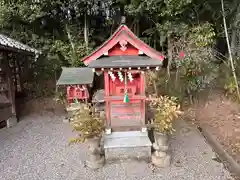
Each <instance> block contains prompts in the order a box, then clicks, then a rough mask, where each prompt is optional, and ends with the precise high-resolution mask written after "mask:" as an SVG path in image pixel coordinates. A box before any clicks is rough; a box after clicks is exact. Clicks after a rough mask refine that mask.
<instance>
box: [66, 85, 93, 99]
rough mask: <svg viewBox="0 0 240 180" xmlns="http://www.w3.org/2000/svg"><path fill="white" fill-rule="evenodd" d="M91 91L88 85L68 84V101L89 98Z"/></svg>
mask: <svg viewBox="0 0 240 180" xmlns="http://www.w3.org/2000/svg"><path fill="white" fill-rule="evenodd" d="M88 98H89V93H88V89H87V86H86V85H75V86H67V101H68V103H69V104H71V103H74V102H75V101H76V100H77V101H82V100H87V99H88Z"/></svg>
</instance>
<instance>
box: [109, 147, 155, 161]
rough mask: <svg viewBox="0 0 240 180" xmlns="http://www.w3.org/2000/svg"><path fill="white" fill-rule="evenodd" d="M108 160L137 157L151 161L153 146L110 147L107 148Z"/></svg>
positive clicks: (137, 158)
mask: <svg viewBox="0 0 240 180" xmlns="http://www.w3.org/2000/svg"><path fill="white" fill-rule="evenodd" d="M105 158H106V161H115V160H121V159H135V160H144V161H146V162H150V161H151V147H128V148H109V149H105Z"/></svg>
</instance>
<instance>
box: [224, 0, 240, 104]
mask: <svg viewBox="0 0 240 180" xmlns="http://www.w3.org/2000/svg"><path fill="white" fill-rule="evenodd" d="M221 5H222V15H223V25H224V31H225V36H226V41H227V46H228V53H229V59H230V64H231V69H232V75H233V78H234V81H235V85H236V91H237V97H238V100H239V101H240V93H239V87H238V80H237V76H236V72H235V66H234V63H233V58H232V52H231V46H230V43H229V37H228V30H227V23H226V17H225V11H224V4H223V0H221Z"/></svg>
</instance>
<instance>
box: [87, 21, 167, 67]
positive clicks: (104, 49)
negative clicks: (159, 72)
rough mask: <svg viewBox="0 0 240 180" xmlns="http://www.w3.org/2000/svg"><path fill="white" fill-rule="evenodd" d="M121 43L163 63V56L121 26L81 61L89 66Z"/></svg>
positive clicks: (124, 26) (125, 27)
mask: <svg viewBox="0 0 240 180" xmlns="http://www.w3.org/2000/svg"><path fill="white" fill-rule="evenodd" d="M121 42H126V43H127V44H131V45H132V46H133V47H135V48H136V49H138V50H139V51H141V52H142V53H143V54H145V55H147V56H148V57H150V58H153V59H156V60H159V61H163V60H164V56H163V55H162V54H161V53H160V52H158V51H156V50H155V49H153V48H151V47H150V46H148V45H147V44H146V43H144V42H143V41H142V40H140V39H139V38H138V37H137V36H136V35H135V34H134V33H133V32H132V31H131V30H130V29H129V28H128V27H127V26H126V25H121V26H119V28H118V29H117V30H116V31H115V32H114V33H113V34H112V36H111V37H110V38H109V39H108V40H107V41H105V42H104V43H103V44H102V45H101V46H100V47H98V48H97V49H96V50H95V51H93V52H92V53H91V54H90V55H88V56H86V57H84V58H83V59H82V61H83V62H84V64H85V65H88V64H90V63H91V62H92V61H95V60H97V59H98V58H100V57H101V56H102V55H104V54H108V51H109V50H110V49H111V48H113V47H114V46H115V45H117V44H121Z"/></svg>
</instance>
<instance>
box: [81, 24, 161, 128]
mask: <svg viewBox="0 0 240 180" xmlns="http://www.w3.org/2000/svg"><path fill="white" fill-rule="evenodd" d="M163 59H164V56H163V55H162V54H160V53H159V52H157V51H156V50H154V49H152V48H151V47H149V46H148V45H147V44H145V43H144V42H143V41H141V40H140V39H139V38H138V37H136V36H135V34H134V33H133V32H132V31H131V30H130V29H129V28H128V27H127V26H126V25H121V26H120V27H119V28H118V29H117V30H116V31H115V33H114V34H113V35H112V36H111V37H110V38H109V39H108V40H107V41H106V42H105V43H104V44H103V45H102V46H100V47H99V48H97V49H96V50H95V51H94V52H93V53H91V54H90V55H89V56H87V57H85V58H83V60H82V61H83V62H84V63H85V65H87V66H88V67H89V68H92V69H93V71H94V72H98V73H99V72H102V73H103V74H104V101H105V112H106V128H107V129H108V130H109V131H115V132H118V131H142V130H143V131H144V130H145V129H146V128H145V124H146V119H145V113H146V107H145V106H146V105H145V104H146V94H145V71H150V70H159V69H160V67H161V65H162V61H163Z"/></svg>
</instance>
